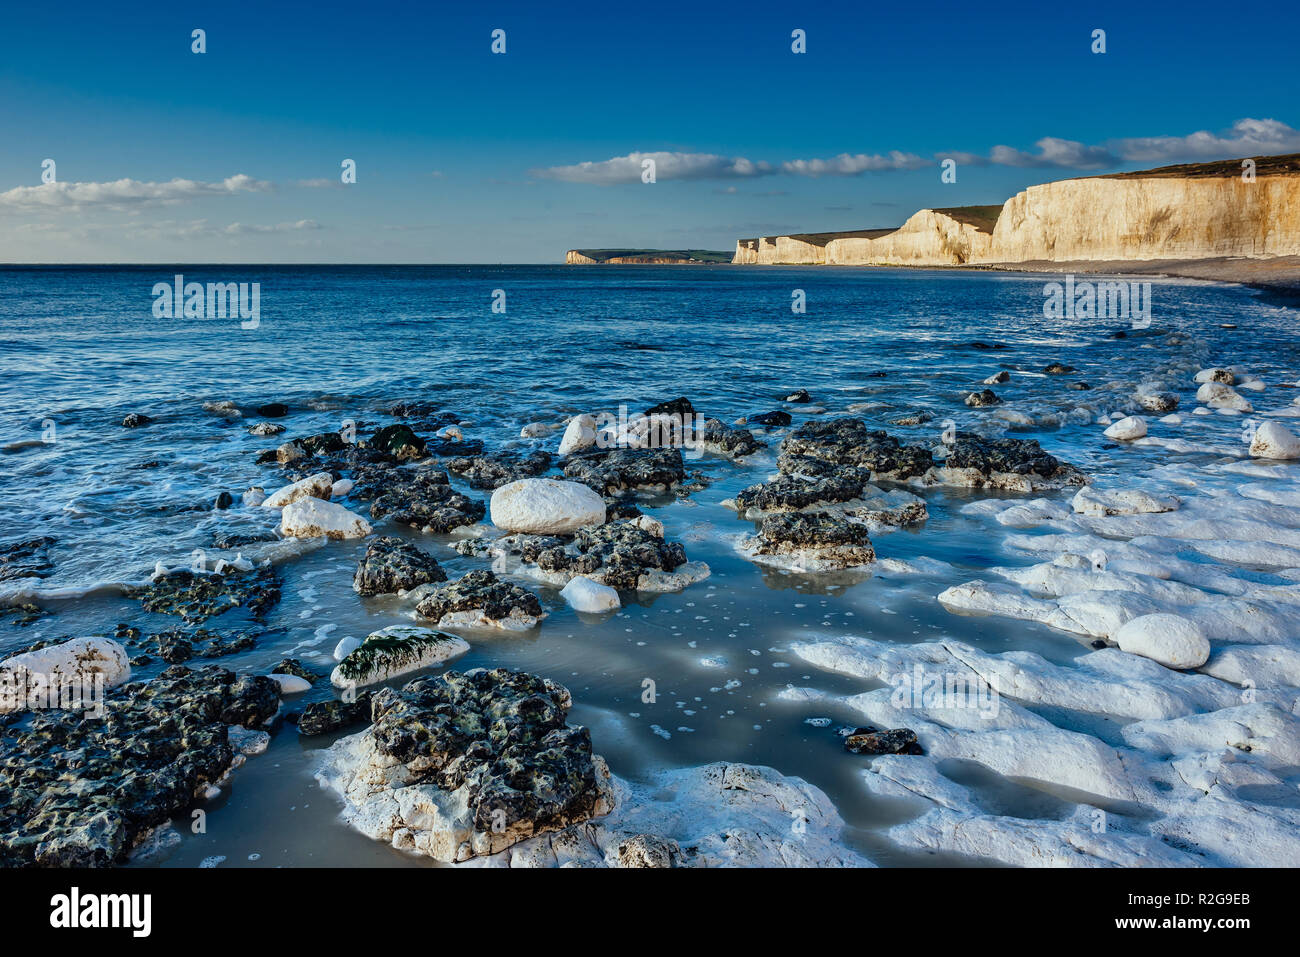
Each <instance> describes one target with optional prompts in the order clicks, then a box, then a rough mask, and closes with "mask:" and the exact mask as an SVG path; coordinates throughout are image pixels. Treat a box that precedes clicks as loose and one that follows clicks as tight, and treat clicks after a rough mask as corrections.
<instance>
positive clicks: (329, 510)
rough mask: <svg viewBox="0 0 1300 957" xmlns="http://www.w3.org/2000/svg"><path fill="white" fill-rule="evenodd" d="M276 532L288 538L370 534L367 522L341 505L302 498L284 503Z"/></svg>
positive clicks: (350, 536) (347, 536)
mask: <svg viewBox="0 0 1300 957" xmlns="http://www.w3.org/2000/svg"><path fill="white" fill-rule="evenodd" d="M280 532H281V534H283V535H286V536H288V537H291V538H319V537H320V536H322V535H324V536H325V537H326V538H330V539H335V540H338V539H343V538H365V537H366V536H367V535H369V534H370V523H369V522H367V521H366V520H365V519H364V518H362V517H361V516H360V515H357V514H356V513H355V512H349V511H348V510H347V509H346V508H344V507H343V506H342V505H336V504H334V503H333V502H326V501H324V500H323V499H319V498H304V499H299V500H298V501H296V502H290V503H289V504H288V505H286V506H285V507H284V511H282V512H281V513H280Z"/></svg>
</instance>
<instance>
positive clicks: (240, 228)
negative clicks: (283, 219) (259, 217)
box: [222, 219, 321, 236]
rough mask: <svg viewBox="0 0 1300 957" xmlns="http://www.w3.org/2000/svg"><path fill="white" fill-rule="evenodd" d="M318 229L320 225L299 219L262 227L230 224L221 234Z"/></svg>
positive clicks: (249, 224) (310, 220)
mask: <svg viewBox="0 0 1300 957" xmlns="http://www.w3.org/2000/svg"><path fill="white" fill-rule="evenodd" d="M320 228H321V225H320V223H318V222H316V220H314V219H300V220H298V221H297V222H296V223H276V224H275V225H274V226H263V225H257V224H255V223H231V224H230V225H229V226H227V227H226V228H225V229H223V230H222V232H224V233H226V234H227V235H229V236H234V235H237V234H239V233H293V232H299V231H301V230H304V229H320Z"/></svg>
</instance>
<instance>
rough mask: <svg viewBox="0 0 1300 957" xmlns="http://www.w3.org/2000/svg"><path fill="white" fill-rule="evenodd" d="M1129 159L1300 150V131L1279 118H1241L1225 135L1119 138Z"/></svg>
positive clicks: (1118, 145) (1115, 146)
mask: <svg viewBox="0 0 1300 957" xmlns="http://www.w3.org/2000/svg"><path fill="white" fill-rule="evenodd" d="M1112 148H1113V149H1114V150H1115V152H1116V153H1118V154H1119V156H1120V157H1122V158H1123V159H1125V160H1129V161H1132V162H1143V163H1157V162H1169V161H1175V160H1209V159H1236V158H1237V157H1241V156H1260V155H1267V154H1270V153H1297V152H1300V130H1294V129H1292V128H1291V127H1290V126H1287V125H1286V124H1285V123H1282V122H1280V121H1278V120H1254V119H1249V118H1246V119H1241V120H1237V122H1235V123H1233V124H1232V127H1231V129H1229V130H1227V131H1225V132H1224V133H1222V134H1214V133H1210V132H1207V131H1205V130H1201V131H1200V132H1197V133H1191V134H1189V135H1187V136H1148V137H1136V138H1132V139H1121V140H1115V141H1114V143H1113V145H1112Z"/></svg>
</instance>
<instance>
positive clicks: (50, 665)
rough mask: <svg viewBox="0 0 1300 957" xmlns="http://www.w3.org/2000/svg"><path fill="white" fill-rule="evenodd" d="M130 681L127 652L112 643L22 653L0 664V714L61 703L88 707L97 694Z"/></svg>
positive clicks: (85, 642)
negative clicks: (79, 703) (80, 704)
mask: <svg viewBox="0 0 1300 957" xmlns="http://www.w3.org/2000/svg"><path fill="white" fill-rule="evenodd" d="M130 677H131V665H130V663H129V662H128V661H127V654H126V649H125V648H123V647H122V646H121V645H119V644H118V643H117V642H116V641H113V640H112V639H111V638H73V639H72V640H71V641H65V642H63V643H61V644H57V645H47V646H46V647H44V648H38V649H36V650H35V651H25V652H23V653H22V654H19V655H14V656H13V657H12V658H7V659H5V660H4V661H0V714H7V713H9V712H11V711H19V710H23V709H25V708H28V707H33V708H35V707H41V708H45V707H48V706H49V705H50V704H51V703H53V704H54V705H55V706H57V705H58V703H59V701H60V699H66V700H68V701H70V702H72V703H74V704H75V703H77V702H82V703H83V706H84V707H90V706H93V705H94V703H95V702H96V701H97V700H99V699H98V697H97V696H98V694H99V692H100V691H102V690H103V689H105V688H113V687H116V686H117V685H120V684H122V683H123V682H124V681H126V680H127V679H128V678H130ZM51 699H52V700H51Z"/></svg>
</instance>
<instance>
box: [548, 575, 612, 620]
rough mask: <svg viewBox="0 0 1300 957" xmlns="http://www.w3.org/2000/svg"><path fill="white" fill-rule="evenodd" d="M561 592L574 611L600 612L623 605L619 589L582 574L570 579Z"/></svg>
mask: <svg viewBox="0 0 1300 957" xmlns="http://www.w3.org/2000/svg"><path fill="white" fill-rule="evenodd" d="M560 594H561V595H563V596H564V600H565V601H567V602H568V603H569V605H570V606H571V607H572V608H573V610H574V611H585V612H590V613H591V614H599V613H600V612H603V611H614V610H615V609H616V608H621V607H622V606H623V603H622V602H621V601H620V600H619V597H618V592H617V591H615V590H614V589H613V588H610V587H609V586H608V585H602V584H600V582H594V581H592V580H591V579H590V578H586V577H584V576H582V575H578V576H577V577H576V578H571V579H569V583H568V584H567V585H565V586H564V588H562V589H561V590H560Z"/></svg>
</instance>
